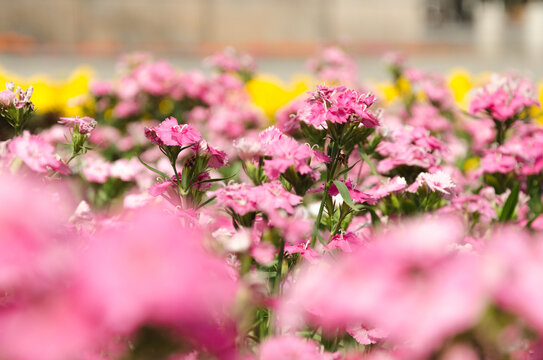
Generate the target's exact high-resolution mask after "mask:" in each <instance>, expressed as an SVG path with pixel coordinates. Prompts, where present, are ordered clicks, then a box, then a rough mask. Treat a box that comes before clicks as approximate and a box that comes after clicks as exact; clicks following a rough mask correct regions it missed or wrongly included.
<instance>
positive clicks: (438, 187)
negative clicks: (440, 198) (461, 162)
mask: <svg viewBox="0 0 543 360" xmlns="http://www.w3.org/2000/svg"><path fill="white" fill-rule="evenodd" d="M421 186H426V187H427V188H428V190H430V191H437V192H440V193H442V194H444V195H452V191H453V189H454V188H455V187H456V184H455V183H454V182H453V181H452V179H451V176H450V175H449V174H448V173H447V172H445V171H442V170H440V171H437V172H436V173H433V174H431V173H427V172H424V173H420V174H419V175H418V176H417V179H416V180H415V182H414V183H413V184H411V185H410V186H409V187H408V188H407V191H409V192H412V193H414V192H417V190H418V189H419V188H420V187H421Z"/></svg>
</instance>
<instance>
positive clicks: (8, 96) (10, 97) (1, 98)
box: [0, 90, 17, 106]
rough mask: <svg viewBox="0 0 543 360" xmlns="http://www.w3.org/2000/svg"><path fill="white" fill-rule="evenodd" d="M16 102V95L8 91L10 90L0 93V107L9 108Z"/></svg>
mask: <svg viewBox="0 0 543 360" xmlns="http://www.w3.org/2000/svg"><path fill="white" fill-rule="evenodd" d="M16 100H17V95H15V93H14V92H13V91H10V90H2V91H0V105H4V106H10V105H12V104H15V101H16Z"/></svg>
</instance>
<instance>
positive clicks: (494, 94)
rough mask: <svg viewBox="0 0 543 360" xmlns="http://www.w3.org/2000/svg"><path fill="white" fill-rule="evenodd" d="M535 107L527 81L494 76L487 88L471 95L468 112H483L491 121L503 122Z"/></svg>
mask: <svg viewBox="0 0 543 360" xmlns="http://www.w3.org/2000/svg"><path fill="white" fill-rule="evenodd" d="M535 105H538V102H537V101H536V100H535V99H534V89H533V86H532V84H531V82H530V81H529V80H528V79H525V78H520V77H513V76H499V75H496V74H495V75H493V76H492V79H491V82H490V83H489V84H488V85H487V86H485V87H484V88H482V89H479V90H477V91H475V92H474V93H473V100H472V102H471V105H470V108H469V110H470V113H472V114H474V115H476V114H479V113H481V112H485V113H486V114H487V115H488V116H490V117H492V118H493V119H495V120H497V121H502V122H505V121H507V120H510V119H512V118H514V117H515V116H519V115H520V113H521V112H522V111H524V110H525V109H526V108H527V107H530V106H535Z"/></svg>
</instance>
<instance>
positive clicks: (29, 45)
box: [0, 0, 543, 78]
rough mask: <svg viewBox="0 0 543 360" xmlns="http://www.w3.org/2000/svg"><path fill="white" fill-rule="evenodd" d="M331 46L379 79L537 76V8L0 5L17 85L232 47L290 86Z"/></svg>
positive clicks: (273, 0)
mask: <svg viewBox="0 0 543 360" xmlns="http://www.w3.org/2000/svg"><path fill="white" fill-rule="evenodd" d="M327 44H339V45H340V46H342V47H343V48H344V49H345V50H346V51H347V52H348V53H349V54H351V55H353V56H354V57H355V58H356V59H357V61H358V62H359V64H360V69H361V71H360V73H361V76H362V77H368V76H369V77H373V78H381V77H384V76H386V75H385V71H384V69H383V66H382V63H381V56H382V54H383V53H385V52H386V51H389V50H395V51H400V52H403V53H405V54H406V55H407V56H408V57H409V58H410V60H411V63H413V65H416V66H418V67H420V68H422V69H427V70H439V71H446V70H450V69H451V68H454V67H463V68H466V69H468V70H470V71H472V72H480V71H504V70H507V69H510V68H515V69H518V70H520V71H523V72H528V73H529V75H532V76H534V77H538V78H541V77H543V76H542V75H543V73H542V72H543V70H542V69H541V66H538V64H539V63H540V60H541V59H542V57H543V56H542V55H543V1H535V0H531V1H530V0H500V1H498V0H494V1H489V0H487V1H481V0H379V1H375V0H46V1H44V0H17V1H9V0H3V1H2V11H1V12H0V67H2V68H4V69H7V70H9V71H13V72H15V73H17V74H21V75H23V76H26V75H30V74H35V73H37V72H47V73H48V74H51V75H53V76H60V77H61V76H64V75H65V74H68V73H70V72H71V71H72V70H73V69H74V68H75V67H77V66H78V65H80V64H82V63H86V64H89V65H91V66H92V67H93V68H94V69H95V71H96V72H97V73H98V75H99V76H100V77H111V76H113V74H114V71H115V69H114V62H115V59H116V58H117V57H118V56H119V54H122V53H125V52H130V51H136V50H142V51H149V52H152V53H154V54H155V56H156V57H159V58H165V59H168V60H170V61H172V62H173V63H174V64H176V65H178V66H180V67H183V68H187V67H190V68H192V67H197V66H198V64H199V62H200V60H201V58H202V57H204V56H207V55H209V54H211V53H213V52H214V51H216V50H218V49H222V48H224V47H225V46H227V45H231V46H234V47H235V48H237V49H239V50H242V51H246V52H249V53H251V54H253V55H255V56H256V57H257V58H258V60H259V63H260V70H261V71H265V72H273V73H275V74H277V75H278V76H280V77H283V78H289V77H290V76H291V75H292V74H295V73H299V72H302V71H303V70H304V67H303V64H304V59H305V58H306V57H307V56H310V55H313V54H315V53H316V52H317V51H318V50H319V49H320V48H322V47H323V46H325V45H327Z"/></svg>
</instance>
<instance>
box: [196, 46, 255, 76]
mask: <svg viewBox="0 0 543 360" xmlns="http://www.w3.org/2000/svg"><path fill="white" fill-rule="evenodd" d="M204 65H206V66H210V67H215V68H217V69H219V70H220V71H224V72H229V71H233V72H241V71H243V72H248V73H252V72H253V71H255V69H256V61H255V59H254V58H253V57H252V56H251V55H249V54H246V53H239V52H238V51H236V49H234V48H232V47H227V48H225V49H224V50H222V51H218V52H216V53H215V54H213V55H212V56H210V57H207V58H205V59H204Z"/></svg>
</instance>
